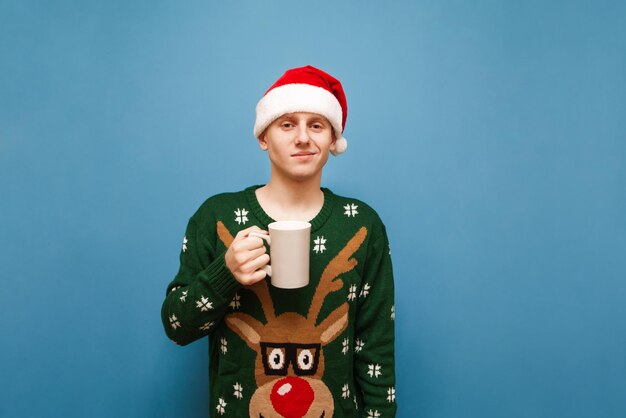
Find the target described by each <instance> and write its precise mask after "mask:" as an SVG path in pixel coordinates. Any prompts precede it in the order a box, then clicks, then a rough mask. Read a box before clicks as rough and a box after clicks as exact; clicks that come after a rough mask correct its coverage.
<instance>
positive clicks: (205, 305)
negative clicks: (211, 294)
mask: <svg viewBox="0 0 626 418" xmlns="http://www.w3.org/2000/svg"><path fill="white" fill-rule="evenodd" d="M196 307H197V308H200V312H205V311H208V310H209V309H213V302H209V298H205V297H204V296H200V300H197V301H196Z"/></svg>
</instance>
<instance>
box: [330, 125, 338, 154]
mask: <svg viewBox="0 0 626 418" xmlns="http://www.w3.org/2000/svg"><path fill="white" fill-rule="evenodd" d="M336 148H337V133H336V132H335V130H334V129H333V140H332V141H331V143H330V148H329V149H330V151H335V149H336Z"/></svg>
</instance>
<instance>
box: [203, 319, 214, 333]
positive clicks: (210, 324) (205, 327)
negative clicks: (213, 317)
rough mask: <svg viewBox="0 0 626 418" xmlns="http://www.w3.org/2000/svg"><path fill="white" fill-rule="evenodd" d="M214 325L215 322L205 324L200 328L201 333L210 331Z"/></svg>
mask: <svg viewBox="0 0 626 418" xmlns="http://www.w3.org/2000/svg"><path fill="white" fill-rule="evenodd" d="M213 325H215V322H213V321H209V322H205V323H204V324H203V325H202V326H200V331H208V330H210V329H211V327H212V326H213Z"/></svg>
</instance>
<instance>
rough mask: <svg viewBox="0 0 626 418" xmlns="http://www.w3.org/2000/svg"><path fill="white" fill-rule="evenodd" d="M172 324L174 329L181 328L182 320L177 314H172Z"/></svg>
mask: <svg viewBox="0 0 626 418" xmlns="http://www.w3.org/2000/svg"><path fill="white" fill-rule="evenodd" d="M170 325H172V328H174V329H176V328H180V321H179V320H178V318H176V315H172V316H170Z"/></svg>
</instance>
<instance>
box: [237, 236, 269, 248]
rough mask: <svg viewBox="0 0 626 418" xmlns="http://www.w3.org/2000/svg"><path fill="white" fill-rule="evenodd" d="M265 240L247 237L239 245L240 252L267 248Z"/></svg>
mask: <svg viewBox="0 0 626 418" xmlns="http://www.w3.org/2000/svg"><path fill="white" fill-rule="evenodd" d="M263 242H264V241H263V239H261V238H259V237H246V238H244V239H242V240H241V241H239V242H238V243H237V247H236V248H237V250H238V251H251V250H256V249H257V248H265V246H264V245H263Z"/></svg>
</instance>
